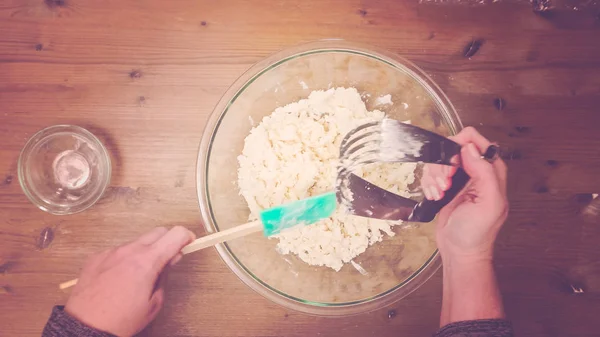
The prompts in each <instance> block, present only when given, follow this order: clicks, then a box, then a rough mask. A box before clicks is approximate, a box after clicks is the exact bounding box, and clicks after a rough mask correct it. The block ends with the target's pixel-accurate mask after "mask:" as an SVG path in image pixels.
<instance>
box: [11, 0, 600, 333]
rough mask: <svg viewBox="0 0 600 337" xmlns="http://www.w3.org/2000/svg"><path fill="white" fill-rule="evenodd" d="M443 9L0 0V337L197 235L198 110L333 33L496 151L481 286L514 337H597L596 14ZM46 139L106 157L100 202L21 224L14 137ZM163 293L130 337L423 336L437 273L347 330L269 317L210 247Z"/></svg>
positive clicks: (336, 324)
mask: <svg viewBox="0 0 600 337" xmlns="http://www.w3.org/2000/svg"><path fill="white" fill-rule="evenodd" d="M440 2H441V3H438V2H435V1H433V0H431V1H421V2H418V1H417V0H413V1H404V2H402V1H393V0H387V1H383V0H382V1H364V0H363V1H361V0H351V1H343V0H340V1H334V0H321V1H292V0H280V1H266V0H257V1H241V0H239V1H218V2H215V1H203V0H170V1H158V0H145V1H123V0H108V1H107V0H105V1H99V0H85V1H84V0H45V1H42V0H4V1H2V2H0V130H1V131H0V142H1V146H0V317H1V319H0V336H38V335H39V334H40V332H41V329H42V327H43V325H44V323H45V321H46V319H47V317H48V315H49V313H50V310H51V308H52V306H53V305H55V304H61V303H64V302H65V300H66V298H67V296H68V292H62V291H59V290H58V289H57V284H58V283H60V282H63V281H65V280H69V279H71V278H73V277H74V276H76V275H77V274H78V272H79V270H80V267H81V265H82V263H83V261H84V260H85V258H86V257H87V256H89V255H90V254H93V253H94V252H97V251H99V250H102V249H105V248H108V247H112V246H114V245H118V244H121V243H124V242H126V241H128V240H131V239H133V238H135V237H137V236H138V235H140V234H141V233H143V232H145V231H147V230H149V229H151V228H153V227H155V226H158V225H165V226H171V225H177V224H179V225H185V226H187V227H189V228H191V229H193V230H194V231H195V232H196V233H198V234H200V235H201V234H203V229H202V227H201V225H200V213H199V211H198V207H197V198H196V186H195V161H196V156H197V148H198V144H199V141H200V137H201V134H202V131H203V126H204V123H205V121H206V119H207V117H208V115H209V114H210V113H211V110H212V108H213V107H214V105H215V104H216V102H217V101H218V99H219V98H220V96H221V95H222V94H223V93H224V92H225V90H226V89H227V87H228V86H229V85H230V84H231V83H233V81H234V80H235V79H236V78H237V77H238V76H239V75H240V74H241V73H242V72H243V71H244V70H245V69H247V68H248V67H249V66H250V65H251V64H253V63H254V62H257V61H259V60H261V59H262V58H264V57H265V56H267V55H269V54H270V53H273V52H275V51H277V50H279V49H282V48H285V47H288V46H292V45H295V44H298V43H301V42H305V41H310V40H316V39H322V38H331V37H339V38H344V39H348V40H351V41H356V42H362V43H368V44H372V45H375V46H378V47H381V48H385V49H388V50H390V51H393V52H396V53H398V54H401V55H404V56H405V57H407V58H409V59H411V60H413V61H415V62H416V63H418V64H419V65H421V66H422V67H423V68H425V69H426V70H427V71H428V72H430V73H431V74H432V75H433V77H434V80H435V81H437V83H439V85H440V86H441V87H442V88H443V90H444V91H445V92H446V93H447V94H448V96H449V97H450V99H451V100H452V102H453V103H454V105H455V106H456V108H457V110H458V112H459V114H460V116H461V118H462V120H463V122H464V124H465V125H473V126H475V127H477V128H479V129H480V130H481V131H482V132H483V133H484V134H485V135H486V136H487V137H489V138H490V139H493V140H497V141H498V142H500V144H501V145H502V146H503V147H504V148H505V149H506V150H507V151H506V152H505V155H504V156H505V159H506V160H507V162H508V166H509V176H510V177H509V180H510V201H511V213H510V217H509V220H508V222H507V223H506V226H505V227H504V229H503V231H502V232H501V235H500V238H499V240H498V244H497V270H498V277H499V282H500V287H501V288H502V293H503V295H504V300H505V303H506V311H507V313H508V315H509V316H510V318H511V319H512V320H513V322H514V326H515V329H516V331H517V333H518V334H519V335H521V336H592V335H595V336H597V335H598V333H599V332H598V331H600V319H598V313H599V312H600V245H599V243H600V217H599V216H598V212H599V211H600V199H593V197H594V193H599V192H600V179H598V178H597V175H598V174H599V173H600V170H599V168H600V151H599V150H598V149H600V133H599V132H598V129H599V126H600V110H599V106H600V16H598V12H600V9H599V8H598V7H594V6H593V4H591V5H590V6H588V7H585V8H578V9H580V10H572V9H573V8H572V7H571V10H568V9H566V8H549V9H548V10H547V11H545V12H541V13H540V12H538V13H535V12H534V11H532V8H531V5H530V4H529V3H528V2H527V1H507V2H503V1H499V2H495V1H482V3H481V4H480V3H479V2H478V1H463V2H460V1H456V0H453V1H440ZM536 4H538V5H540V6H541V5H543V3H542V4H540V1H536ZM563 4H564V3H563ZM565 6H566V5H565ZM542 7H543V6H542ZM538 9H539V8H538ZM542 9H543V8H542ZM473 41H475V42H476V43H475V44H478V45H479V48H478V49H477V48H474V49H473V48H471V50H470V51H469V47H468V46H469V45H470V44H472V43H473ZM475 49H477V50H475ZM465 53H467V54H468V55H466V56H465ZM60 123H72V124H78V125H81V126H84V127H87V128H89V129H90V130H91V131H93V132H94V133H95V134H96V135H98V136H99V137H100V138H101V139H102V141H103V142H104V143H105V144H106V145H107V147H108V148H109V150H110V151H111V153H112V155H113V158H114V163H113V166H114V175H113V179H112V184H111V187H110V188H109V190H108V191H107V193H106V195H105V197H104V198H103V199H102V200H101V201H100V202H99V204H97V205H95V206H94V207H93V208H91V209H90V210H88V211H85V212H83V213H80V214H77V215H71V216H53V215H50V214H46V213H44V212H42V211H40V210H37V209H36V208H35V207H34V206H33V205H32V204H30V203H29V201H28V200H27V198H26V197H25V196H24V194H23V193H22V191H21V188H20V187H19V183H18V177H17V159H18V156H19V151H20V149H21V148H22V147H23V145H24V143H25V141H26V140H27V139H28V138H29V137H30V136H31V135H32V134H33V133H35V132H36V131H38V130H39V129H41V128H44V127H46V126H49V125H53V124H60ZM44 238H45V239H44ZM168 291H169V294H168V295H169V296H168V299H167V302H166V305H165V308H164V310H163V311H162V313H161V315H160V316H159V318H158V319H157V320H156V321H155V322H154V323H153V324H152V325H151V326H150V327H148V329H146V331H145V332H144V333H143V335H146V336H339V335H342V334H343V335H346V336H427V335H429V334H430V333H432V332H433V331H434V330H435V329H436V328H437V324H438V315H439V310H440V301H441V272H439V273H438V274H437V275H436V276H435V277H434V278H433V279H431V280H430V281H429V282H427V283H426V284H425V285H424V286H423V287H421V288H420V289H419V290H418V291H416V292H415V293H413V294H412V295H410V296H409V297H408V298H406V299H404V300H402V301H400V302H398V303H396V304H395V305H393V306H391V307H389V308H386V309H384V310H381V311H378V312H374V313H371V314H365V315H361V316H358V317H353V318H346V319H327V318H315V317H309V316H306V315H303V314H300V313H297V312H292V311H288V310H285V309H283V308H281V307H279V306H277V305H275V304H273V303H270V302H269V301H267V300H266V299H264V298H262V297H261V296H259V295H257V294H256V293H254V292H253V291H251V290H250V289H249V288H247V287H246V286H245V285H243V284H242V283H241V282H240V281H239V280H238V279H237V278H236V276H234V275H233V273H231V272H230V271H229V270H228V269H227V267H226V266H225V265H224V264H223V263H222V261H221V260H220V258H219V257H218V255H217V253H216V251H215V250H213V249H208V250H205V251H202V252H199V253H197V254H193V255H191V256H189V257H187V258H186V259H184V261H183V262H182V263H181V264H180V265H178V266H177V267H176V268H174V270H173V272H172V273H171V274H170V283H169V289H168ZM394 313H395V315H394Z"/></svg>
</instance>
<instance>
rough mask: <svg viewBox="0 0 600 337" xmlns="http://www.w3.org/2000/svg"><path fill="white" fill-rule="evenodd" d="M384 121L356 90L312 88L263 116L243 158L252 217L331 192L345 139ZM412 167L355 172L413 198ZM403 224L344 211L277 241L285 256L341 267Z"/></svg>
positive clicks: (242, 180)
mask: <svg viewBox="0 0 600 337" xmlns="http://www.w3.org/2000/svg"><path fill="white" fill-rule="evenodd" d="M383 118H384V113H383V112H382V111H379V110H372V111H368V110H367V108H366V106H365V103H364V102H363V101H362V99H361V96H360V94H359V93H358V91H357V90H356V89H354V88H334V89H329V90H327V91H313V92H312V93H311V94H310V95H309V96H308V98H307V99H303V100H300V101H298V102H294V103H291V104H288V105H286V106H284V107H280V108H277V109H276V110H275V111H274V112H273V113H271V114H270V115H268V116H266V117H264V118H263V120H262V121H261V122H260V124H258V125H257V126H256V127H254V128H253V129H252V130H251V131H250V134H249V135H248V136H247V137H246V139H245V140H244V149H243V151H242V154H241V155H240V156H239V157H238V161H239V165H240V166H239V170H238V185H239V188H240V193H241V195H242V196H243V197H244V198H245V199H246V202H247V203H248V207H249V208H250V220H254V219H257V218H258V217H259V214H260V211H261V210H263V209H265V208H269V207H273V206H277V205H281V204H283V203H286V202H290V201H296V200H299V199H303V198H307V197H310V196H314V195H318V194H321V193H325V192H328V191H332V190H334V189H335V180H336V174H337V165H338V161H339V146H340V143H341V141H342V138H343V137H344V136H345V135H346V133H347V132H348V131H350V130H352V129H353V128H355V127H357V126H358V125H361V124H364V123H368V122H373V121H377V120H381V119H383ZM415 168H416V164H402V165H389V164H382V165H378V166H373V167H367V168H365V169H363V171H360V172H356V173H357V174H358V175H360V176H362V177H363V178H365V179H367V180H369V181H370V182H372V183H375V184H376V185H379V186H381V187H383V188H385V189H388V190H390V191H392V192H395V193H397V194H400V195H403V196H409V195H410V194H409V192H408V185H410V184H411V183H413V182H414V180H415V176H414V171H415ZM399 223H400V222H399V221H397V222H390V221H383V220H375V219H367V218H362V217H357V216H353V215H350V214H347V213H346V212H345V211H344V210H342V209H339V210H337V211H336V212H335V213H334V214H333V215H332V216H331V217H330V218H328V219H324V220H321V221H319V222H317V223H315V224H313V225H309V226H296V227H294V228H290V229H287V230H285V231H283V232H282V233H280V234H279V235H277V236H274V238H276V239H278V240H279V243H278V244H277V249H278V251H279V252H280V253H281V254H290V253H293V254H296V255H298V257H300V259H302V260H303V261H304V262H306V263H308V264H311V265H317V266H327V267H330V268H333V269H335V270H336V271H339V270H340V269H341V268H342V266H343V265H344V263H348V262H350V261H352V259H353V258H355V257H356V256H358V255H359V254H361V253H363V252H364V251H365V250H366V249H367V248H368V247H369V246H371V245H373V244H375V243H377V242H380V241H381V240H382V239H383V236H384V234H387V235H390V236H393V235H394V232H393V231H392V227H393V226H394V225H397V224H399Z"/></svg>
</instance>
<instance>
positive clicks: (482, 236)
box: [421, 127, 508, 263]
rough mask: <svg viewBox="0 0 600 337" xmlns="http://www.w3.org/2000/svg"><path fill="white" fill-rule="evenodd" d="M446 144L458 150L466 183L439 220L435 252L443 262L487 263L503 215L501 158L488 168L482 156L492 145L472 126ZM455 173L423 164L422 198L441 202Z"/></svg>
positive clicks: (506, 206) (506, 209) (504, 206)
mask: <svg viewBox="0 0 600 337" xmlns="http://www.w3.org/2000/svg"><path fill="white" fill-rule="evenodd" d="M450 139H452V140H454V141H455V142H457V143H458V144H460V145H462V150H461V153H460V159H461V162H462V167H463V169H464V170H465V171H466V173H467V174H468V175H469V176H470V177H471V180H470V181H469V183H468V184H467V186H466V187H465V188H464V189H463V190H462V191H461V193H459V195H457V196H456V197H455V198H454V200H452V201H451V202H450V203H449V204H448V205H447V206H446V207H444V208H443V209H442V210H441V211H440V213H439V215H438V220H437V230H436V240H437V245H438V249H439V251H440V254H441V256H442V259H443V260H452V261H454V262H466V263H470V262H471V261H477V260H488V259H489V260H491V259H492V255H493V249H494V241H495V239H496V235H497V233H498V231H499V229H500V227H501V226H502V224H503V223H504V221H505V220H506V216H507V214H508V201H507V199H506V165H505V164H504V162H503V161H502V160H501V159H500V158H498V159H496V160H495V161H494V162H493V163H491V164H490V163H489V162H487V161H486V160H485V159H483V158H482V157H481V154H482V153H483V152H484V151H485V150H486V149H487V148H488V146H490V145H491V143H490V141H488V140H487V139H486V138H484V137H483V136H482V135H480V134H479V133H478V132H477V130H475V129H474V128H472V127H467V128H465V129H464V130H462V131H461V132H460V133H458V134H457V135H456V136H454V137H450ZM454 172H456V168H454V167H450V166H443V165H433V164H428V165H425V169H424V173H423V178H422V180H421V185H422V188H423V191H424V194H425V197H426V198H427V199H430V200H439V199H440V198H442V197H443V194H444V191H446V190H448V188H449V187H450V183H451V177H452V175H453V174H454Z"/></svg>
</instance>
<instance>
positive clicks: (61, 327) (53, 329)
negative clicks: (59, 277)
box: [42, 306, 117, 337]
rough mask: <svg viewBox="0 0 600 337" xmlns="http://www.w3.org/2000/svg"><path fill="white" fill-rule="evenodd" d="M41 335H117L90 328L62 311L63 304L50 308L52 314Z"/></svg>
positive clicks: (61, 336) (95, 336)
mask: <svg viewBox="0 0 600 337" xmlns="http://www.w3.org/2000/svg"><path fill="white" fill-rule="evenodd" d="M42 337H117V336H115V335H111V334H109V333H106V332H102V331H99V330H96V329H94V328H91V327H89V326H87V325H85V324H83V323H81V322H80V321H78V320H77V319H75V318H74V317H72V316H71V315H69V314H67V313H66V312H65V311H64V306H56V307H54V309H52V315H50V319H49V320H48V323H46V326H45V327H44V332H43V333H42Z"/></svg>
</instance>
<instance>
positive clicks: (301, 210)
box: [181, 192, 337, 254]
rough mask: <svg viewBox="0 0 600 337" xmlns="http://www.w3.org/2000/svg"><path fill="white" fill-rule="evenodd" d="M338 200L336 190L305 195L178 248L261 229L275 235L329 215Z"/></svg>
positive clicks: (185, 249)
mask: <svg viewBox="0 0 600 337" xmlns="http://www.w3.org/2000/svg"><path fill="white" fill-rule="evenodd" d="M336 207H337V200H336V195H335V192H329V193H325V194H320V195H317V196H314V197H310V198H307V199H302V200H298V201H294V202H290V203H287V204H284V205H280V206H276V207H272V208H268V209H265V210H263V211H262V212H261V213H260V220H256V221H253V222H249V223H247V224H244V225H241V226H236V227H233V228H230V229H227V230H224V231H220V232H217V233H214V234H210V235H207V236H203V237H201V238H199V239H196V240H195V241H194V242H192V243H190V244H189V245H187V246H185V247H183V249H182V250H181V252H182V253H183V254H189V253H192V252H195V251H197V250H200V249H204V248H207V247H211V246H214V245H216V244H218V243H222V242H225V241H229V240H233V239H236V238H240V237H243V236H246V235H249V234H252V233H256V232H260V231H262V232H263V233H264V235H265V236H271V235H276V234H278V233H280V232H281V231H282V230H284V229H286V228H290V227H294V226H297V225H310V224H312V223H315V222H317V221H319V220H321V219H324V218H328V217H330V216H331V214H332V213H333V212H334V211H335V209H336Z"/></svg>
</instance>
